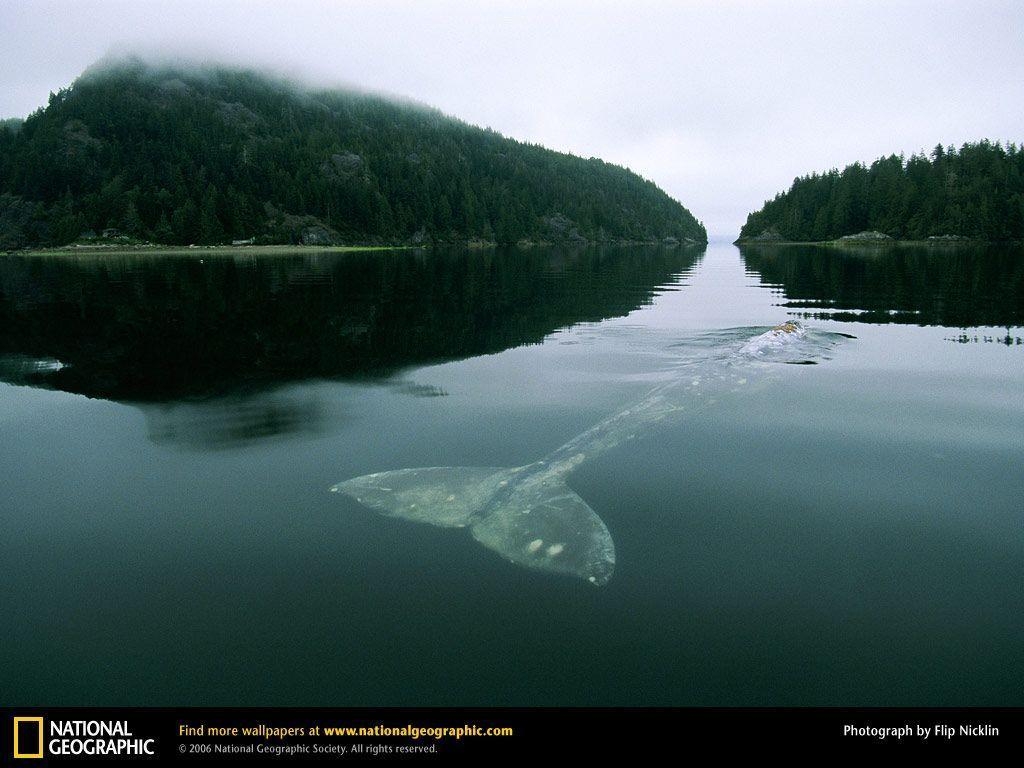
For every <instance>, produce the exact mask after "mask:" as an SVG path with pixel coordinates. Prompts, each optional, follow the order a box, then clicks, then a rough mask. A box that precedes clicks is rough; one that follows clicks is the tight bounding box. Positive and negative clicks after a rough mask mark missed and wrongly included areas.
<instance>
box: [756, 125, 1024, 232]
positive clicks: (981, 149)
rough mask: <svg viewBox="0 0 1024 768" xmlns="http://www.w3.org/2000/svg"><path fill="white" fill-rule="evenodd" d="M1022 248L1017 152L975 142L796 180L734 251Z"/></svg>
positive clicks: (1021, 174) (1023, 170)
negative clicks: (815, 246)
mask: <svg viewBox="0 0 1024 768" xmlns="http://www.w3.org/2000/svg"><path fill="white" fill-rule="evenodd" d="M837 240H838V241H843V242H858V241H860V242H886V241H888V240H911V241H930V242H953V241H957V240H975V241H988V242H1010V241H1017V242H1019V241H1021V240H1024V149H1022V148H1020V147H1018V146H1017V145H1015V144H1008V145H1006V146H1003V145H1002V144H999V143H991V142H989V141H980V142H977V143H974V144H964V145H963V146H962V147H960V149H959V150H957V149H955V148H954V147H948V148H943V147H942V146H941V145H939V146H936V147H935V149H934V150H932V152H931V153H930V155H928V156H926V155H923V154H921V155H913V156H911V157H910V158H909V159H906V158H904V157H903V156H901V155H890V156H889V157H883V158H880V159H878V160H875V161H874V162H873V163H871V165H870V166H865V165H863V164H861V163H854V164H853V165H848V166H847V167H846V168H844V169H843V170H842V171H839V170H835V169H833V170H831V171H829V172H828V173H823V174H817V173H814V174H811V175H810V176H802V177H800V178H797V179H796V180H795V181H794V182H793V185H792V186H791V187H790V189H789V191H787V192H782V193H780V194H778V195H776V196H775V198H774V199H772V200H769V201H767V202H766V203H765V204H764V207H763V208H761V210H759V211H755V212H753V213H751V214H749V215H748V217H747V222H746V224H744V225H743V228H742V230H741V231H740V237H739V240H737V242H738V243H758V242H761V243H770V242H826V241H837Z"/></svg>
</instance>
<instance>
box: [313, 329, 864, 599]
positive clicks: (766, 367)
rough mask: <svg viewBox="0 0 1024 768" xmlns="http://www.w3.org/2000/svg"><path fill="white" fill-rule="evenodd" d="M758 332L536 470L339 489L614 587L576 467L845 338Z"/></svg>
mask: <svg viewBox="0 0 1024 768" xmlns="http://www.w3.org/2000/svg"><path fill="white" fill-rule="evenodd" d="M756 330H762V329H756ZM755 332H756V331H755V330H752V329H738V330H737V331H736V332H734V333H732V334H730V335H727V336H726V339H727V341H726V343H716V344H715V345H714V346H713V347H712V348H711V349H710V351H708V350H705V351H704V352H703V354H702V355H701V357H700V358H698V359H697V360H695V361H690V362H688V363H684V364H682V365H681V366H680V367H679V375H676V376H674V377H673V380H671V381H668V382H666V383H664V384H661V385H660V386H658V387H656V388H654V389H653V390H652V391H651V392H649V393H648V394H647V395H646V396H645V397H644V398H643V399H642V400H640V401H638V402H637V403H635V404H633V405H631V406H629V407H628V408H626V409H625V410H622V411H620V412H618V413H616V414H614V415H612V416H609V417H608V418H606V419H604V420H603V421H601V422H599V423H598V424H595V425H594V426H593V427H591V428H590V429H588V430H586V431H585V432H583V433H581V434H579V435H577V436H576V437H574V438H573V439H572V440H570V441H569V442H567V443H565V444H564V445H562V446H560V447H559V448H556V449H555V450H554V451H552V452H551V453H550V454H548V455H547V456H545V457H544V458H543V459H541V460H540V461H535V462H533V463H532V464H526V465H524V466H520V467H511V468H509V467H420V468H415V469H398V470H391V471H387V472H377V473H374V474H371V475H363V476H361V477H356V478H352V479H351V480H345V481H344V482H341V483H338V484H337V485H334V486H332V487H331V489H330V490H331V491H333V492H335V493H341V494H344V495H345V496H348V497H350V498H352V499H355V500H356V501H357V502H358V503H360V504H362V505H363V506H365V507H368V508H369V509H372V510H374V511H375V512H378V513H380V514H382V515H386V516H388V517H397V518H401V519H404V520H411V521H414V522H419V523H429V524H430V525H435V526H440V527H443V528H469V530H470V532H471V534H472V535H473V538H475V539H476V540H477V541H478V542H480V543H481V544H483V545H484V546H485V547H487V548H488V549H491V550H493V551H494V552H497V553H498V554H500V555H502V556H504V557H505V558H507V559H508V560H510V561H512V562H513V563H516V564H517V565H521V566H524V567H526V568H531V569H534V570H539V571H547V572H552V573H563V574H571V575H573V576H577V577H580V578H583V579H586V580H587V581H589V582H590V583H591V584H594V585H597V586H601V585H604V584H607V583H608V581H609V580H610V579H611V577H612V574H613V573H614V571H615V543H614V541H613V540H612V536H611V534H610V533H609V531H608V528H607V527H606V526H605V524H604V521H602V520H601V518H600V517H599V516H598V515H597V513H595V512H594V510H592V509H591V508H590V506H589V505H588V504H587V502H586V501H584V500H583V499H582V498H581V497H580V496H579V495H578V494H576V492H575V491H573V490H572V489H571V488H570V487H569V486H568V485H567V484H566V477H567V476H568V475H569V474H570V473H571V472H572V470H573V469H575V468H576V467H577V466H579V465H580V464H581V463H583V462H584V461H586V460H588V459H591V458H593V457H594V456H596V455H598V454H600V453H603V452H605V451H608V450H610V449H612V448H614V447H616V446H617V445H619V444H621V443H622V442H624V441H625V440H629V439H631V438H633V437H635V436H636V434H637V432H638V430H640V429H641V428H643V427H645V426H650V425H653V424H656V423H658V422H661V421H663V420H664V419H666V418H668V417H670V416H672V415H674V414H677V413H680V412H686V411H688V410H691V409H692V408H693V407H694V406H695V405H700V404H702V403H704V404H706V403H710V402H714V401H715V400H716V399H717V398H718V397H719V396H720V395H721V394H723V393H725V392H729V391H735V390H736V389H738V388H740V387H745V386H747V385H748V384H749V382H750V376H751V374H752V373H754V372H760V373H762V374H765V373H768V372H769V371H770V364H772V363H813V362H817V360H819V359H823V358H824V356H825V353H826V352H827V350H828V349H829V348H831V347H832V346H834V345H835V344H836V343H837V342H838V340H839V339H841V338H845V336H844V335H843V334H835V333H825V332H822V331H812V330H809V329H807V328H805V327H804V326H802V325H800V324H799V323H795V322H786V323H783V324H781V325H778V326H775V327H774V328H771V329H768V330H767V331H763V332H761V333H757V334H756V335H753V334H754V333H755ZM720 341H721V339H718V338H716V342H720ZM761 378H762V379H764V378H766V377H765V376H764V375H762V377H761Z"/></svg>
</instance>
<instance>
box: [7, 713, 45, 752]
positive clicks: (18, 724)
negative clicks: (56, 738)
mask: <svg viewBox="0 0 1024 768" xmlns="http://www.w3.org/2000/svg"><path fill="white" fill-rule="evenodd" d="M14 756H15V757H16V758H19V759H20V758H26V757H27V758H34V759H39V758H41V757H42V756H43V718H41V717H16V718H14Z"/></svg>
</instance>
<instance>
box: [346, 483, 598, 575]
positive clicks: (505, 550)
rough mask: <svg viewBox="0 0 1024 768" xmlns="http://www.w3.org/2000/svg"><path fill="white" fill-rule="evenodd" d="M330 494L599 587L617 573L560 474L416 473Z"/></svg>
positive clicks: (586, 511)
mask: <svg viewBox="0 0 1024 768" xmlns="http://www.w3.org/2000/svg"><path fill="white" fill-rule="evenodd" d="M331 491H334V492H336V493H342V494H344V495H346V496H348V497H350V498H352V499H355V500H356V501H357V502H359V503H360V504H362V505H363V506H365V507H368V508H370V509H372V510H374V511H375V512H378V513H380V514H382V515H386V516H388V517H397V518H401V519H403V520H411V521H414V522H419V523H429V524H430V525H436V526H439V527H442V528H462V527H468V528H469V529H470V531H471V532H472V534H473V538H475V539H476V540H477V541H478V542H480V543H481V544H482V545H484V546H485V547H487V548H488V549H490V550H492V551H494V552H497V553H498V554H500V555H502V556H503V557H505V558H506V559H508V560H510V561H512V562H513V563H516V564H517V565H521V566H525V567H527V568H531V569H534V570H540V571H547V572H552V573H566V574H571V575H574V576H578V577H580V578H583V579H586V580H587V581H589V582H590V583H591V584H595V585H599V586H600V585H603V584H606V583H607V582H608V580H609V579H610V578H611V576H612V572H613V571H614V570H615V545H614V543H613V542H612V537H611V534H610V533H609V532H608V529H607V528H606V527H605V524H604V522H603V521H602V520H601V518H600V517H598V516H597V514H596V513H595V512H594V510H592V509H591V508H590V506H589V505H588V504H587V503H586V502H585V501H584V500H583V499H582V498H580V496H579V495H578V494H577V493H576V492H575V491H573V490H572V489H571V488H569V486H568V485H566V484H565V482H564V480H563V478H562V477H561V476H560V475H554V474H551V473H545V472H543V471H532V472H531V471H529V469H528V468H524V467H516V468H511V469H509V468H497V467H420V468H416V469H399V470H393V471H390V472H378V473H375V474H372V475H363V476H361V477H356V478H352V479H351V480H346V481H344V482H341V483H338V484H337V485H335V486H333V487H332V488H331Z"/></svg>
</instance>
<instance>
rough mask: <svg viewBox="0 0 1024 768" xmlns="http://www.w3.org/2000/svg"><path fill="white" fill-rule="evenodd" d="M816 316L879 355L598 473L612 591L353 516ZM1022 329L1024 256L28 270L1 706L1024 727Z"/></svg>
mask: <svg viewBox="0 0 1024 768" xmlns="http://www.w3.org/2000/svg"><path fill="white" fill-rule="evenodd" d="M785 319H800V320H801V321H802V322H804V323H806V324H807V325H808V326H810V327H813V328H819V329H822V330H829V331H838V332H841V333H844V334H848V335H850V336H853V337H855V338H852V339H848V340H846V341H845V342H844V343H842V344H841V345H839V346H837V347H836V348H835V349H833V350H832V351H831V353H830V359H827V360H821V361H819V364H817V365H801V366H780V367H779V370H778V371H777V372H776V373H775V375H774V377H773V378H772V379H771V380H766V381H763V382H762V383H761V384H759V385H758V386H756V387H752V388H751V389H750V391H744V392H740V393H734V394H733V395H732V396H730V397H727V398H723V399H722V400H721V402H719V403H716V404H713V405H709V406H707V407H703V408H699V409H695V410H693V411H692V412H688V413H686V414H685V415H683V416H681V417H680V418H677V419H671V420H667V421H666V422H665V423H664V424H662V425H659V426H656V427H654V428H652V429H649V430H647V431H645V432H644V433H643V434H639V435H638V437H637V439H636V440H633V441H629V442H626V443H624V444H622V445H620V446H618V447H617V448H615V449H613V450H611V451H609V452H607V453H604V454H603V455H600V456H598V457H596V458H594V459H593V460H590V461H587V462H585V463H583V464H582V465H581V466H579V468H578V469H576V470H575V471H574V472H573V473H572V474H571V475H570V476H569V479H568V481H569V484H570V485H571V487H572V488H573V489H574V490H575V491H576V492H577V493H578V494H579V495H580V496H581V497H583V498H584V499H585V500H586V501H587V503H588V504H589V505H590V506H591V507H592V508H593V509H594V510H595V511H596V512H597V513H598V514H599V515H600V517H601V518H602V519H603V520H604V521H605V523H606V525H607V527H608V529H609V531H610V532H611V534H612V536H613V537H614V540H615V545H616V549H617V567H616V571H615V575H614V577H613V578H612V580H611V581H610V583H608V584H607V585H606V586H604V587H601V588H595V587H593V586H591V585H590V584H588V583H586V582H585V581H583V580H579V579H574V578H572V577H568V576H557V575H548V574H543V573H538V572H534V571H529V570H525V569H523V568H520V567H517V566H515V565H513V564H511V563H508V562H506V561H504V560H502V559H501V558H499V557H498V556H496V555H495V554H493V553H492V552H490V551H488V550H486V549H484V548H482V547H480V546H479V545H478V544H476V543H475V542H474V541H473V540H472V538H471V537H470V536H469V535H468V534H467V533H466V531H460V530H443V529H440V528H434V527H430V526H425V525H417V524H413V523H409V522H403V521H401V520H395V519H388V518H384V517H382V516H379V515H377V514H375V513H373V512H371V511H369V510H367V509H365V508H363V507H361V506H359V505H358V504H356V503H355V502H354V501H351V500H348V499H345V498H343V497H339V495H337V494H330V493H328V492H327V489H328V488H329V487H330V486H331V485H332V484H334V483H336V482H338V481H340V480H344V479H346V478H350V477H353V476H356V475H362V474H366V473H370V472H376V471H381V470H388V469H399V468H402V467H415V466H459V465H478V466H495V467H502V466H518V465H522V464H526V463H528V462H531V461H534V460H536V459H538V458H540V457H541V456H543V455H545V454H546V453H548V452H549V451H551V450H552V449H554V448H556V447H557V446H559V445H561V444H562V443H565V442H566V441H567V440H569V439H570V438H571V437H573V436H574V435H576V434H577V433H579V432H581V431H583V430H584V429H586V428H587V427H589V426H591V425H592V424H594V423H595V422H598V421H600V420H601V419H603V418H605V417H607V416H608V415H609V414H612V413H615V412H616V411H618V410H620V409H622V408H623V407H624V406H626V405H628V404H629V403H631V402H633V401H635V400H637V399H639V398H641V397H643V395H644V394H645V393H646V392H647V391H649V390H650V389H651V388H652V387H653V386H656V385H658V384H660V383H664V382H665V381H666V380H669V379H671V377H673V376H677V375H679V368H678V360H679V357H680V355H681V354H682V352H681V350H687V354H691V356H692V353H693V349H694V347H693V346H692V344H690V345H689V346H688V342H692V340H693V339H695V338H701V339H704V340H705V342H706V340H707V339H709V338H711V339H713V338H714V334H716V333H719V332H722V331H723V330H724V329H736V328H743V329H749V332H750V333H751V334H755V333H757V332H759V331H760V330H764V328H765V327H766V326H771V325H775V324H776V323H779V322H781V321H783V320H785ZM1022 326H1024V253H1021V252H1019V251H1007V250H990V251H981V250H964V249H944V248H934V249H930V250H929V249H924V250H916V249H912V248H899V249H894V250H888V251H881V250H867V251H862V252H852V253H847V252H842V251H835V250H823V249H814V248H791V249H784V248H771V249H764V248H762V249H748V250H745V251H744V252H742V253H741V252H740V251H739V250H738V249H736V248H735V247H733V246H725V245H712V246H711V247H710V248H709V249H708V250H707V251H706V252H700V251H697V252H693V251H686V250H680V249H668V250H659V249H650V248H641V249H632V250H630V249H605V250H584V251H558V250H546V249H532V250H525V251H496V252H491V251H482V252H469V253H465V252H461V253H460V252H452V253H446V252H437V253H431V254H422V253H413V252H400V253H387V254H380V253H374V254H362V255H360V254H342V255H327V254H323V255H316V254H310V253H308V252H303V253H299V254H296V255H295V256H284V257H274V258H269V259H266V260H260V261H256V260H252V259H232V258H227V257H212V258H211V257H206V258H205V259H204V261H203V262H200V261H199V260H198V259H166V260H146V259H132V258H126V257H108V258H106V259H96V260H88V259H86V260H77V261H76V260H63V259H44V258H20V257H14V256H12V257H3V258H0V382H2V383H0V483H2V485H0V509H2V522H3V527H2V532H0V584H2V585H3V586H2V588H0V615H2V616H5V617H9V618H8V619H6V620H5V621H4V629H3V634H2V641H0V643H2V645H0V697H2V701H0V704H3V705H50V706H53V705H55V704H89V705H99V704H164V705H186V704H192V705H203V704H208V705H227V704H242V705H244V704H250V705H255V704H266V705H287V704H322V705H415V704H425V705H441V704H458V705H473V704H498V705H502V704H524V705H530V704H543V705H559V704H581V705H587V704H638V705H639V704H646V705H653V704H700V705H705V704H707V705H712V704H721V705H769V704H772V705H776V704H803V705H812V704H850V705H852V704H865V705H870V704H876V705H898V704H904V705H944V704H945V705H953V704H955V705H970V704H979V705H980V704H992V705H999V704H1015V705H1021V704H1024V694H1022V691H1024V653H1022V649H1024V565H1022V564H1024V502H1022V499H1024V477H1022V472H1021V467H1022V466H1024V386H1022V384H1024V343H1022V338H1021V337H1022V336H1024V328H1022ZM691 365H692V366H694V367H693V368H692V369H688V370H699V367H700V362H699V360H698V361H696V362H693V361H691Z"/></svg>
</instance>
